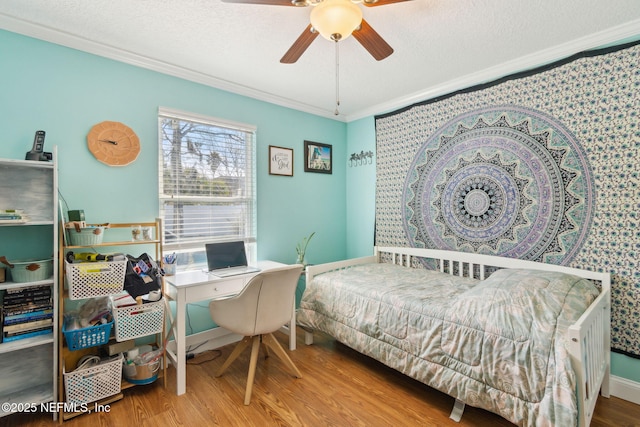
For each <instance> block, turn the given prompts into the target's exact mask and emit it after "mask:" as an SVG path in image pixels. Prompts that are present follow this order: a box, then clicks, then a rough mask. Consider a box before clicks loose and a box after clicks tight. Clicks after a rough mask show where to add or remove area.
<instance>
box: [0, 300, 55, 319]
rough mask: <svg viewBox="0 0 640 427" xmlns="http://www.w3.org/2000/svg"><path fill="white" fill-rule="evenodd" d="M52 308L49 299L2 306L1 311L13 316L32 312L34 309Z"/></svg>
mask: <svg viewBox="0 0 640 427" xmlns="http://www.w3.org/2000/svg"><path fill="white" fill-rule="evenodd" d="M51 308H53V303H52V302H51V299H48V300H46V301H42V302H29V303H27V304H16V305H10V306H4V307H3V308H2V312H3V313H4V315H5V316H15V315H17V314H26V313H33V312H35V311H41V310H47V309H51Z"/></svg>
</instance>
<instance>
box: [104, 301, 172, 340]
mask: <svg viewBox="0 0 640 427" xmlns="http://www.w3.org/2000/svg"><path fill="white" fill-rule="evenodd" d="M112 312H113V321H114V324H115V330H116V334H115V335H116V341H118V342H120V341H126V340H131V339H134V338H141V337H145V336H147V335H153V334H158V333H160V332H162V326H163V323H164V300H160V301H155V302H148V303H146V304H142V305H130V306H127V307H119V308H117V307H114V308H113V309H112Z"/></svg>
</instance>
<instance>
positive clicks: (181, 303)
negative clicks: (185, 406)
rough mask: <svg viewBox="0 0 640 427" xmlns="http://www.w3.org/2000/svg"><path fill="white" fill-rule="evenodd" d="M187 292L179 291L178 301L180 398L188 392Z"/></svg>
mask: <svg viewBox="0 0 640 427" xmlns="http://www.w3.org/2000/svg"><path fill="white" fill-rule="evenodd" d="M185 299H186V297H185V290H184V289H180V290H178V296H177V301H176V330H175V340H176V357H177V358H178V360H177V368H176V394H177V395H178V396H179V395H181V394H184V393H185V392H186V391H187V390H186V388H187V386H186V384H187V349H186V317H185V312H186V311H187V305H186V302H185Z"/></svg>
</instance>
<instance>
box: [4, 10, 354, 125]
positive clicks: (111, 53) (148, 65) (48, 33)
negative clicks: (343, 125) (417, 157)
mask: <svg viewBox="0 0 640 427" xmlns="http://www.w3.org/2000/svg"><path fill="white" fill-rule="evenodd" d="M0 29H4V30H7V31H11V32H14V33H17V34H22V35H24V36H28V37H33V38H36V39H40V40H44V41H47V42H50V43H54V44H58V45H61V46H65V47H69V48H72V49H76V50H79V51H82V52H87V53H91V54H94V55H98V56H102V57H104V58H108V59H113V60H115V61H119V62H123V63H125V64H130V65H134V66H136V67H140V68H145V69H148V70H151V71H156V72H159V73H162V74H167V75H169V76H173V77H178V78H181V79H184V80H188V81H191V82H194V83H200V84H203V85H205V86H210V87H214V88H216V89H220V90H225V91H227V92H231V93H235V94H237V95H242V96H246V97H249V98H253V99H256V100H259V101H264V102H268V103H271V104H275V105H279V106H281V107H286V108H292V109H294V110H297V111H302V112H306V113H309V114H314V115H317V116H322V117H327V118H331V119H334V120H341V121H344V120H343V119H344V117H336V116H334V115H333V112H332V111H327V110H323V109H319V108H316V107H313V106H311V105H308V104H304V103H300V102H297V101H293V100H291V99H288V98H283V97H279V96H276V95H273V94H270V93H267V92H263V91H260V90H257V89H253V88H250V87H246V86H242V85H238V84H236V83H232V82H229V81H226V80H222V79H219V78H217V77H213V76H210V75H207V74H204V73H200V72H198V71H194V70H191V69H188V68H184V67H179V66H176V65H172V64H168V63H166V62H162V61H158V60H156V59H153V58H150V57H146V56H142V55H138V54H135V53H132V52H129V51H127V50H124V49H121V48H118V47H114V46H109V45H106V44H102V43H97V42H94V41H91V40H87V39H85V38H82V37H78V36H75V35H73V34H70V33H68V32H65V31H60V30H57V29H53V28H50V27H46V26H42V25H38V24H35V23H33V22H29V21H25V20H22V19H16V18H14V17H12V16H8V15H5V14H2V13H0Z"/></svg>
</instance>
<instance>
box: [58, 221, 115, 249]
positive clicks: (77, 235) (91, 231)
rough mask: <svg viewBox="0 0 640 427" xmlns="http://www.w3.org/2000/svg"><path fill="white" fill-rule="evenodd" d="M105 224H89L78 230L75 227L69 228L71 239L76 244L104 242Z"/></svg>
mask: <svg viewBox="0 0 640 427" xmlns="http://www.w3.org/2000/svg"><path fill="white" fill-rule="evenodd" d="M105 228H106V227H104V226H91V225H89V226H87V227H84V228H80V229H79V230H76V229H75V228H73V227H71V228H67V232H68V233H69V240H70V242H71V244H72V245H75V246H91V245H99V244H100V243H102V238H103V237H104V230H105Z"/></svg>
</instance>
